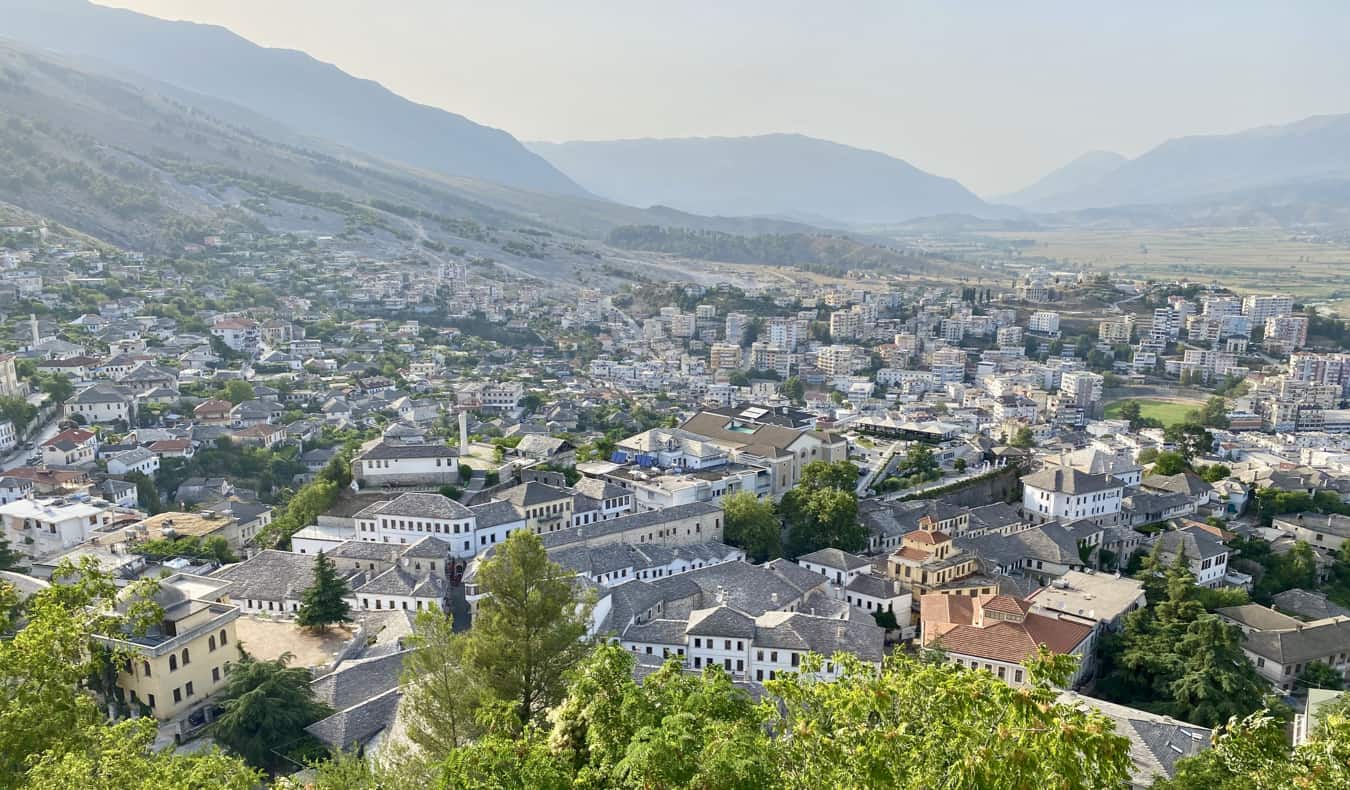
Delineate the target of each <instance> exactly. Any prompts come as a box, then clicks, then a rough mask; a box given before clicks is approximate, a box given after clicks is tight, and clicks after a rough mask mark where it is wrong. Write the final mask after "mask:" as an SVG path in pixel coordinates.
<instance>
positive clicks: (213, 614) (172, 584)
mask: <svg viewBox="0 0 1350 790" xmlns="http://www.w3.org/2000/svg"><path fill="white" fill-rule="evenodd" d="M229 584H230V583H229V582H227V581H223V580H220V579H211V578H207V577H205V576H194V575H192V574H187V573H177V574H174V575H173V576H169V577H167V578H164V579H161V580H160V582H159V592H157V593H156V594H155V602H156V603H158V604H159V605H160V607H162V608H163V610H164V618H163V619H162V620H161V621H160V622H159V623H158V624H157V625H155V626H153V627H151V628H150V629H149V630H148V631H147V632H146V633H145V634H142V635H139V636H132V635H128V636H126V637H125V638H123V639H110V638H106V637H98V639H99V641H101V642H103V643H105V644H107V645H108V646H109V647H111V648H113V649H115V650H120V651H125V652H126V653H127V654H128V656H129V658H128V660H127V663H126V665H125V668H124V669H123V670H122V671H121V672H118V673H117V681H116V684H117V685H116V688H117V694H118V696H119V697H120V701H121V702H122V703H124V704H126V705H127V706H129V709H130V711H131V713H132V714H143V715H151V716H154V717H155V718H157V719H160V720H162V721H167V720H170V719H174V718H177V717H179V716H182V715H183V714H186V713H188V712H189V711H190V710H191V709H193V708H195V707H198V706H201V705H203V703H205V701H206V699H207V698H208V697H210V696H211V695H212V694H214V693H216V692H217V691H219V690H220V688H221V687H222V686H224V685H225V679H226V675H228V674H229V671H230V665H231V664H232V663H234V662H236V661H238V660H239V655H240V654H239V649H238V644H239V641H238V639H237V638H236V636H235V620H237V619H238V618H239V607H238V606H235V605H234V604H231V603H229V602H228V599H227V598H226V596H225V592H224V591H225V589H226V588H228V587H229Z"/></svg>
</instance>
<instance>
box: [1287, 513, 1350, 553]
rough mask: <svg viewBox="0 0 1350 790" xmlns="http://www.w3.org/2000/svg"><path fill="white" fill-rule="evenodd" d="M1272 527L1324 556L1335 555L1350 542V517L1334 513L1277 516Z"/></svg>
mask: <svg viewBox="0 0 1350 790" xmlns="http://www.w3.org/2000/svg"><path fill="white" fill-rule="evenodd" d="M1271 526H1272V527H1274V528H1275V529H1278V530H1280V531H1281V532H1284V533H1286V534H1288V535H1290V536H1292V537H1293V538H1294V539H1295V540H1301V541H1303V542H1305V543H1307V544H1308V545H1309V546H1312V547H1313V548H1315V549H1318V550H1320V551H1321V552H1322V553H1324V554H1335V553H1336V552H1337V551H1338V550H1340V548H1341V545H1342V544H1344V543H1345V542H1346V541H1347V540H1350V516H1341V515H1337V514H1334V513H1333V514H1323V513H1291V514H1289V515H1287V516H1276V517H1275V520H1274V521H1273V522H1272V524H1271Z"/></svg>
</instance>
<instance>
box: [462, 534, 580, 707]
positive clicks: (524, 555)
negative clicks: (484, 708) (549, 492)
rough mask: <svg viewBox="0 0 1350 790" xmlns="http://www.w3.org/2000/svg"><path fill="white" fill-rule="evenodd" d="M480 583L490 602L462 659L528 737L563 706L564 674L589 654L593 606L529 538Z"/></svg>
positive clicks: (510, 548) (503, 547)
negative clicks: (527, 730) (528, 730)
mask: <svg viewBox="0 0 1350 790" xmlns="http://www.w3.org/2000/svg"><path fill="white" fill-rule="evenodd" d="M476 581H477V584H478V586H479V588H480V589H481V590H482V591H483V593H484V594H485V597H484V598H483V599H482V601H481V602H480V603H479V605H478V614H477V616H476V617H475V618H474V626H473V629H472V630H471V631H469V634H468V644H467V645H466V648H465V651H466V652H465V655H466V657H467V659H468V661H469V662H470V664H471V665H472V666H473V667H474V671H475V672H476V673H477V676H478V677H479V678H481V679H482V682H483V686H484V688H485V690H486V691H487V692H488V693H489V694H490V695H492V696H493V697H495V698H496V699H497V700H499V701H500V702H501V703H503V704H504V705H506V706H508V708H509V711H510V714H511V715H512V716H513V718H514V721H515V727H514V729H515V730H516V731H523V730H524V728H525V727H526V726H527V725H528V724H530V723H531V722H538V721H541V720H542V718H543V715H544V713H545V712H546V711H547V710H548V709H549V708H550V707H552V706H553V705H555V704H557V702H558V700H560V699H561V698H562V696H563V694H564V692H565V686H564V682H563V678H564V676H565V674H566V673H567V671H568V670H570V669H571V668H572V667H573V666H574V665H575V664H576V663H577V662H578V661H580V660H581V658H582V657H583V656H584V655H585V654H586V651H587V646H586V645H585V644H584V643H583V642H582V641H581V640H582V637H583V636H585V635H586V631H587V623H588V622H589V619H590V609H591V604H590V602H589V601H585V602H583V601H580V600H578V596H577V590H576V587H575V578H574V576H573V574H572V573H570V572H568V571H566V570H564V569H563V568H562V567H561V566H559V565H558V564H557V563H554V562H552V561H550V560H549V558H548V554H547V553H546V552H545V551H544V545H543V543H542V542H540V540H539V537H538V536H537V535H535V534H534V533H532V532H529V531H528V530H518V531H516V532H513V533H512V534H511V536H510V537H509V538H507V539H506V542H505V543H503V544H500V545H499V546H498V549H497V551H496V552H495V553H494V554H493V555H492V556H491V557H490V558H488V559H487V560H486V561H485V562H483V563H482V565H481V566H480V567H479V569H478V575H477V579H476Z"/></svg>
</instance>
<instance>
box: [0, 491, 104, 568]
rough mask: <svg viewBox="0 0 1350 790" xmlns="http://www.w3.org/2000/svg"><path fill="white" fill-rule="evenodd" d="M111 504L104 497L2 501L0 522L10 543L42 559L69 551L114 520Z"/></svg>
mask: <svg viewBox="0 0 1350 790" xmlns="http://www.w3.org/2000/svg"><path fill="white" fill-rule="evenodd" d="M112 516H113V511H112V508H111V506H110V505H109V504H108V503H107V502H104V501H103V500H101V499H88V498H86V497H81V498H65V497H53V498H49V499H19V500H16V501H14V502H10V503H9V504H7V505H0V524H3V525H4V530H5V537H6V538H7V539H8V540H9V543H10V546H11V547H12V548H13V549H14V550H15V551H18V552H20V553H21V554H24V555H26V556H29V557H33V558H36V559H41V558H44V557H50V556H52V555H54V554H59V553H61V552H63V551H67V550H69V549H71V548H73V547H75V546H77V545H79V544H81V543H84V542H85V541H87V540H89V536H90V535H92V534H93V533H94V532H95V531H96V530H99V529H101V528H105V527H107V526H108V525H109V524H111V523H112Z"/></svg>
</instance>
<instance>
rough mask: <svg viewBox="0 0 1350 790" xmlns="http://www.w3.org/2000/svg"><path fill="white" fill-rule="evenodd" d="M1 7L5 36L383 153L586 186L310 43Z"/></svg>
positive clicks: (39, 3)
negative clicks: (323, 55)
mask: <svg viewBox="0 0 1350 790" xmlns="http://www.w3.org/2000/svg"><path fill="white" fill-rule="evenodd" d="M0 19H2V20H3V22H0V36H4V37H8V38H12V39H14V40H16V41H19V42H21V43H23V44H25V45H28V46H33V47H38V48H41V49H47V50H51V51H53V52H57V53H61V54H64V55H70V56H75V57H80V58H89V59H93V60H97V61H100V62H103V63H106V64H110V65H112V66H116V67H120V68H124V69H128V70H130V71H133V72H136V73H139V74H142V75H144V76H146V77H149V78H151V79H154V80H158V81H161V82H166V83H170V84H172V85H176V86H179V87H181V88H185V89H187V90H190V91H194V92H197V93H201V94H205V95H207V96H211V97H215V98H218V99H221V100H224V101H227V102H231V103H233V104H237V105H239V106H241V107H243V108H245V109H248V110H251V111H253V112H256V113H259V114H261V115H264V116H267V117H269V118H272V119H274V120H276V121H278V122H280V123H281V124H283V125H285V126H287V127H288V128H290V129H291V130H292V131H294V132H297V133H299V134H302V135H307V136H311V137H317V138H323V139H328V140H332V141H334V142H336V143H338V144H340V145H343V146H346V147H348V148H351V149H354V150H357V151H361V152H364V153H367V154H370V155H372V156H376V157H380V158H383V159H388V160H392V161H397V162H403V163H405V164H408V165H411V166H413V167H419V168H424V169H427V170H431V171H435V172H438V173H441V174H444V175H451V176H464V177H469V178H477V179H482V180H486V181H492V182H495V183H499V184H504V185H506V186H511V187H516V188H519V189H528V190H533V191H539V192H550V193H558V194H565V195H584V194H585V190H583V189H581V188H580V187H579V186H577V185H576V184H575V183H574V182H573V181H571V180H570V179H568V178H567V177H566V176H565V175H563V174H562V173H560V172H558V170H557V169H556V168H554V167H553V166H552V165H550V164H549V163H547V162H545V161H544V160H543V159H541V158H540V157H538V156H536V155H535V154H533V153H531V152H529V151H528V150H526V149H525V147H524V146H522V145H521V144H520V142H519V141H518V140H516V139H515V138H514V137H512V136H511V135H510V134H507V133H506V132H504V131H501V130H499V129H492V128H489V127H486V126H481V125H479V124H476V123H474V122H473V121H470V120H469V119H467V118H464V117H463V116H460V115H455V114H454V113H450V112H446V111H444V110H440V109H436V108H434V107H428V106H425V105H421V104H416V103H414V102H411V101H409V100H407V99H404V98H402V97H401V96H398V95H397V94H395V93H393V92H391V91H389V90H388V89H386V88H384V87H383V86H381V85H379V84H378V83H375V82H372V81H369V80H363V79H358V78H356V77H353V76H351V75H349V74H347V73H345V72H343V71H342V70H340V69H339V68H337V67H336V66H333V65H330V64H327V63H322V62H320V61H318V60H315V59H314V58H312V57H310V56H309V55H306V54H304V53H303V52H296V51H293V50H281V49H268V48H265V47H260V46H258V45H256V44H253V43H252V42H249V41H248V40H246V39H244V38H242V37H240V36H238V35H235V34H234V33H232V32H230V31H229V30H226V29H225V28H222V27H215V26H211V25H199V24H195V23H191V22H171V21H166V20H162V19H157V18H155V17H151V16H146V15H143V14H137V13H135V12H132V11H125V10H121V9H114V8H107V7H104V6H98V5H93V4H91V3H88V2H85V1H84V0H0Z"/></svg>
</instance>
